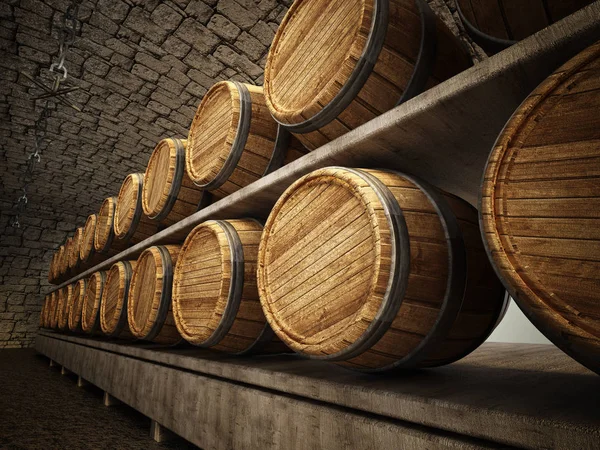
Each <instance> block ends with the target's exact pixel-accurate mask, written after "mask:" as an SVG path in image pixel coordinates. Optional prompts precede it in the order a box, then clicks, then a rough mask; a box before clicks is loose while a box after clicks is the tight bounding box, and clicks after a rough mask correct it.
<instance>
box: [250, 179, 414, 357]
mask: <svg viewBox="0 0 600 450" xmlns="http://www.w3.org/2000/svg"><path fill="white" fill-rule="evenodd" d="M388 207H389V206H388V205H386V203H385V202H382V197H381V195H380V194H379V193H378V192H377V191H376V189H375V188H374V187H373V185H371V181H370V180H369V179H368V178H366V177H365V176H364V175H363V174H361V173H360V171H355V170H352V169H344V168H326V169H321V170H317V171H315V172H312V173H310V174H309V175H306V176H305V177H303V178H301V179H300V180H298V181H297V182H296V183H294V184H293V185H292V186H290V188H288V190H286V191H285V193H284V194H283V195H282V197H281V198H280V199H279V201H278V202H277V204H276V205H275V207H274V209H273V211H272V212H271V215H270V216H269V219H268V220H267V223H266V225H265V228H264V231H263V236H262V240H261V244H260V250H259V268H258V285H259V291H260V300H261V303H262V305H263V310H264V312H265V315H266V317H267V320H268V321H269V323H270V324H271V327H272V328H273V330H274V331H275V332H276V333H277V334H278V335H279V337H280V338H281V339H282V340H283V341H284V342H285V343H286V344H288V345H289V346H290V347H291V348H293V349H294V350H296V351H298V352H301V353H304V354H307V355H310V356H312V357H327V358H328V359H330V357H331V356H332V355H337V354H342V353H344V352H350V351H354V349H352V347H353V346H355V344H356V343H358V342H360V341H361V340H364V339H365V338H366V334H367V330H368V329H369V330H372V328H370V327H373V326H374V325H377V324H383V322H385V321H388V324H389V321H391V318H390V317H387V316H386V317H383V315H382V311H383V310H384V309H385V304H384V303H387V302H388V299H387V297H388V294H389V289H390V283H391V282H392V280H393V279H401V278H402V273H399V272H401V271H399V272H396V274H395V275H394V273H393V271H394V270H395V269H393V268H396V267H398V266H397V265H396V262H397V261H399V258H404V257H408V256H409V255H408V253H409V252H407V251H406V252H405V253H406V255H405V256H404V257H403V256H402V251H401V250H400V249H399V248H398V245H397V244H396V243H397V242H398V241H397V239H398V235H399V234H401V233H395V232H394V228H395V227H394V226H392V225H393V224H392V221H391V220H390V211H389V210H388ZM404 227H405V224H404ZM402 236H404V235H402ZM394 315H395V313H394ZM351 349H352V350H351Z"/></svg>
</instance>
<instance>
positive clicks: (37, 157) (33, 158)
mask: <svg viewBox="0 0 600 450" xmlns="http://www.w3.org/2000/svg"><path fill="white" fill-rule="evenodd" d="M81 2H82V0H72V1H71V3H70V4H69V6H68V7H67V10H66V12H65V14H64V15H63V17H62V21H61V26H60V28H59V30H58V43H59V50H58V55H56V56H55V57H54V59H53V62H52V64H51V65H50V69H49V70H50V75H51V76H52V78H53V82H52V87H51V88H50V89H49V88H48V87H46V86H45V85H44V84H42V83H40V82H39V81H37V80H35V79H33V78H32V77H31V76H29V75H28V74H25V73H23V75H25V76H26V77H27V78H29V79H30V80H31V81H33V83H34V84H35V85H36V86H38V87H40V88H42V89H43V90H44V91H46V94H43V95H41V96H38V97H36V98H35V99H34V100H41V99H46V101H45V102H44V106H43V108H42V113H41V114H40V117H39V118H38V119H37V120H36V122H35V125H34V151H33V152H31V153H30V154H29V156H28V157H27V161H26V162H25V171H24V173H23V175H22V177H21V180H22V183H23V187H22V188H21V190H22V191H23V194H22V195H21V196H20V197H19V198H18V199H17V201H16V203H15V205H14V209H15V215H14V216H13V218H12V219H11V221H10V225H11V226H12V227H14V228H20V227H21V223H20V222H19V217H20V215H21V214H23V212H24V211H25V208H27V204H28V202H29V199H28V197H27V191H28V189H29V186H30V184H31V183H33V181H34V172H35V168H36V165H37V164H39V163H40V162H41V153H42V150H43V146H44V143H45V142H46V140H47V138H46V131H47V126H48V118H49V117H50V111H51V105H50V98H52V97H55V98H56V99H57V100H58V101H60V102H61V103H66V104H67V105H68V106H71V107H73V108H74V109H76V110H78V111H79V108H77V107H76V106H75V105H73V104H72V103H71V102H69V101H67V100H66V99H64V98H63V97H62V96H64V95H65V94H66V93H68V92H72V91H73V90H75V89H76V88H69V89H63V90H60V85H61V84H62V83H63V82H64V81H65V80H66V79H67V77H68V72H67V68H66V67H65V59H66V57H67V54H68V52H69V48H70V47H71V45H73V42H75V36H76V35H77V33H78V31H79V26H80V23H79V22H78V21H77V15H78V13H79V5H80V4H81Z"/></svg>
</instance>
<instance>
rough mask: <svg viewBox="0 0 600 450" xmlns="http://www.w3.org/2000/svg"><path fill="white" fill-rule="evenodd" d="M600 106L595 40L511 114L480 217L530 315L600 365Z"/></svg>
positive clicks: (584, 359)
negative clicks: (522, 186)
mask: <svg viewBox="0 0 600 450" xmlns="http://www.w3.org/2000/svg"><path fill="white" fill-rule="evenodd" d="M598 105H600V44H595V45H593V46H591V47H590V48H589V49H587V50H586V51H584V52H582V53H581V54H579V55H578V56H576V57H575V58H573V59H571V60H570V61H569V62H568V63H566V64H565V65H564V66H563V67H561V68H560V69H559V70H558V71H557V72H555V73H554V74H553V75H552V76H550V77H549V78H548V79H547V80H546V81H545V82H544V83H542V84H541V85H540V86H539V87H538V88H537V89H536V90H535V91H534V92H533V93H532V94H531V95H530V96H529V98H528V99H527V100H526V101H525V102H524V103H523V104H522V105H521V106H520V107H519V109H518V110H517V111H516V112H515V114H514V116H513V117H512V118H511V120H510V121H509V122H508V123H507V125H506V127H505V129H504V131H503V132H502V134H501V135H500V137H499V138H498V141H497V142H496V145H495V147H494V149H493V151H492V153H491V155H490V159H489V162H488V166H487V168H486V171H485V177H484V182H483V193H482V199H481V222H482V229H483V232H484V236H485V239H486V241H487V245H488V250H489V254H490V257H491V258H492V260H493V262H494V264H495V266H496V269H497V270H498V272H499V274H500V276H501V278H502V279H503V281H504V283H505V284H506V285H507V288H508V289H509V291H510V292H511V294H512V295H513V297H514V298H515V300H516V301H517V303H518V304H519V306H520V307H521V308H522V309H523V310H524V312H525V314H526V315H527V316H528V317H529V318H530V319H531V320H532V321H533V323H534V324H535V325H536V326H537V327H538V328H539V329H540V331H542V333H544V334H545V335H546V337H548V339H550V340H551V341H552V342H554V343H555V344H556V345H558V346H559V347H560V348H561V349H563V350H564V351H565V352H567V353H568V354H569V355H571V356H573V357H574V358H575V359H577V360H578V361H579V362H581V363H582V364H585V365H586V366H587V367H589V368H591V369H592V370H595V371H596V372H598V373H600V294H599V292H600V271H599V269H600V235H599V234H598V225H599V224H600V221H599V219H600V192H598V187H599V186H600V146H599V145H598V142H600V118H599V116H598V114H597V112H598ZM523 183H525V184H526V185H527V188H526V189H521V188H520V186H521V185H522V184H523ZM550 186H551V187H550ZM549 187H550V188H549Z"/></svg>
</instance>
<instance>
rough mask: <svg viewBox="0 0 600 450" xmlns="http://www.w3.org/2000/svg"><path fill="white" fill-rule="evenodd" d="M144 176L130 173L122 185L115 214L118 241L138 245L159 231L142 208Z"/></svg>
mask: <svg viewBox="0 0 600 450" xmlns="http://www.w3.org/2000/svg"><path fill="white" fill-rule="evenodd" d="M143 181H144V174H142V173H130V174H129V175H127V177H125V181H123V184H122V185H121V190H120V191H119V196H118V197H117V206H116V208H115V213H114V230H115V237H116V238H117V240H120V241H122V242H127V243H130V244H137V243H138V242H141V241H143V240H144V239H147V238H149V237H150V236H152V235H153V234H154V233H156V231H157V230H158V226H157V224H156V223H153V222H152V221H151V220H150V219H148V218H147V217H146V216H145V215H144V211H143V208H142V186H143Z"/></svg>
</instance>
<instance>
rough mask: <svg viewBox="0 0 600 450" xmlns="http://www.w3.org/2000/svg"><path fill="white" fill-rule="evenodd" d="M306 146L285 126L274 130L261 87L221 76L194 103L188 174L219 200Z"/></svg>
mask: <svg viewBox="0 0 600 450" xmlns="http://www.w3.org/2000/svg"><path fill="white" fill-rule="evenodd" d="M306 151H307V150H306V149H304V147H303V146H302V145H301V144H300V143H299V142H298V141H297V140H295V139H294V140H291V139H290V137H289V134H288V133H287V132H286V131H285V130H283V129H281V130H279V132H278V127H277V124H276V123H275V121H274V120H273V119H272V118H271V116H270V114H269V110H268V109H267V107H266V105H265V98H264V95H263V88H262V87H260V86H251V85H249V84H243V83H238V82H237V81H221V82H219V83H217V84H215V85H214V86H213V87H212V88H210V90H209V91H208V92H207V93H206V95H205V96H204V98H203V99H202V102H201V103H200V105H199V106H198V110H197V112H196V115H195V116H194V119H193V121H192V125H191V126H190V132H189V135H188V139H187V148H186V156H185V164H186V169H187V173H188V175H189V177H190V179H191V180H192V181H193V182H194V183H195V184H196V185H197V186H199V187H200V188H202V189H204V190H207V191H210V192H211V194H212V195H213V196H214V197H215V198H217V199H220V198H223V197H225V196H227V195H229V194H232V193H233V192H235V191H237V190H239V189H241V188H243V187H244V186H247V185H249V184H250V183H252V182H254V181H256V180H258V179H259V178H261V177H262V176H264V175H265V174H267V173H269V172H270V171H272V170H274V169H276V168H278V167H280V166H281V165H282V164H283V162H284V161H283V160H284V159H285V157H287V158H288V161H289V159H290V158H294V157H298V156H301V155H302V154H304V153H306Z"/></svg>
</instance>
